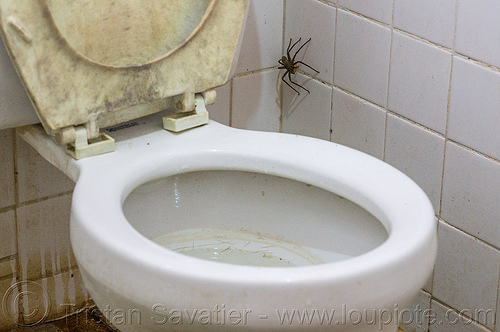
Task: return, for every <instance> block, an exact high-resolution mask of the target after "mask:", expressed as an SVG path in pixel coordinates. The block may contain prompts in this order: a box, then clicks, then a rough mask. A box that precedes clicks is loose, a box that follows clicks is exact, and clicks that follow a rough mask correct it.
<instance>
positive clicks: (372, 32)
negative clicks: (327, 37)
mask: <svg viewBox="0 0 500 332" xmlns="http://www.w3.org/2000/svg"><path fill="white" fill-rule="evenodd" d="M390 43H391V31H390V30H389V29H388V28H386V27H383V26H381V25H378V24H376V23H373V22H371V21H368V20H366V19H364V18H360V17H358V16H355V15H353V14H351V13H347V12H345V11H343V10H340V9H339V10H338V14H337V37H336V45H335V74H334V83H335V85H337V86H339V87H341V88H343V89H345V90H348V91H350V92H352V93H354V94H356V95H358V96H360V97H362V98H365V99H367V100H369V101H371V102H373V103H375V104H377V105H380V106H382V107H385V106H386V103H387V81H388V73H389V54H390Z"/></svg>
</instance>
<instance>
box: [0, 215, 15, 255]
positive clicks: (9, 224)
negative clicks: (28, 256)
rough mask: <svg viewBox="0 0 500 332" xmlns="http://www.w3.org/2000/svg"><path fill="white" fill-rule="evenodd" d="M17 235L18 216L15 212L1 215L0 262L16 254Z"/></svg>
mask: <svg viewBox="0 0 500 332" xmlns="http://www.w3.org/2000/svg"><path fill="white" fill-rule="evenodd" d="M15 234H16V216H15V213H14V210H9V211H6V212H3V213H0V260H2V258H5V257H9V256H13V255H15V254H16V237H15ZM13 235H14V236H13Z"/></svg>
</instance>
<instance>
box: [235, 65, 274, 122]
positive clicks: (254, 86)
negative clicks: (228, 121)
mask: <svg viewBox="0 0 500 332" xmlns="http://www.w3.org/2000/svg"><path fill="white" fill-rule="evenodd" d="M278 75H279V72H278V71H277V70H269V71H264V72H259V73H256V74H253V75H247V76H240V77H235V78H234V79H233V98H232V108H231V109H232V125H233V126H234V127H236V128H241V129H254V130H268V131H278V130H279V128H280V98H279V94H278V91H279V89H280V85H279V84H280V83H278ZM279 82H281V81H279Z"/></svg>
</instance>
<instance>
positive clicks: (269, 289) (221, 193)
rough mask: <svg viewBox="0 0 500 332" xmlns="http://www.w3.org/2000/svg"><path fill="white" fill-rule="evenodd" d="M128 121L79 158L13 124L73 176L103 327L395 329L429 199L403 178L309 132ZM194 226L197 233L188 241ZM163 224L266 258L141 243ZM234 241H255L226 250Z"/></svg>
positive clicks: (75, 226) (85, 270)
mask: <svg viewBox="0 0 500 332" xmlns="http://www.w3.org/2000/svg"><path fill="white" fill-rule="evenodd" d="M136 123H141V125H139V126H136V127H131V128H128V129H124V130H121V131H119V132H115V133H114V134H115V136H117V137H118V140H117V143H116V151H115V152H114V153H111V154H105V155H101V156H96V157H93V158H87V159H82V160H79V161H76V160H73V159H71V158H70V157H69V156H67V155H66V154H64V152H63V149H61V148H59V147H56V146H55V145H53V144H50V141H49V139H48V138H47V137H46V135H44V133H43V131H42V129H41V128H39V129H38V131H37V130H36V128H34V127H27V128H24V129H21V130H19V132H20V133H21V134H22V136H23V137H24V138H25V139H26V140H27V141H28V142H29V143H30V144H32V145H34V146H35V148H37V146H44V144H43V143H41V142H43V141H44V139H45V140H46V141H47V142H48V144H47V145H49V146H50V147H51V148H50V149H51V150H52V152H51V153H47V148H46V147H44V148H43V150H44V151H45V155H46V156H47V155H48V156H49V157H48V158H47V159H49V160H50V161H52V162H53V163H54V164H56V165H57V166H58V167H60V168H61V169H63V170H65V171H66V173H67V174H68V175H70V176H71V177H72V178H73V179H74V180H75V181H76V183H77V185H76V187H75V191H74V196H73V204H72V211H71V242H72V246H73V250H74V253H75V257H76V259H77V261H78V265H79V268H80V271H81V273H82V276H83V279H84V281H85V285H86V286H87V287H88V289H89V291H90V293H91V294H92V297H93V299H94V300H95V302H96V303H97V305H98V306H99V308H100V309H101V310H102V311H103V313H104V315H105V316H106V317H107V318H108V319H109V320H110V321H111V323H113V324H114V325H115V326H116V327H117V328H119V329H120V330H122V331H165V329H167V330H169V331H170V330H172V331H197V330H224V331H225V330H238V331H257V330H262V331H274V330H296V331H304V330H313V331H316V330H325V331H330V330H332V331H333V330H335V331H337V330H338V331H381V330H383V331H396V329H397V325H398V319H399V318H400V317H398V313H400V312H401V311H402V310H403V309H404V308H405V306H406V305H407V304H408V303H409V301H410V300H411V299H412V298H413V297H414V296H415V295H416V293H417V292H418V290H419V289H420V288H421V287H422V286H423V285H424V283H425V281H426V279H427V278H428V277H429V275H430V273H431V271H432V268H433V264H434V259H435V253H436V224H435V221H434V213H433V209H432V207H431V204H430V202H429V200H428V199H427V197H426V195H425V194H424V192H423V191H422V190H421V189H420V188H419V187H418V186H417V185H416V184H415V183H414V182H413V181H412V180H410V179H409V178H408V177H407V176H405V175H404V174H402V173H401V172H399V171H398V170H396V169H394V168H393V167H391V166H389V165H387V164H385V163H384V162H382V161H380V160H378V159H376V158H373V157H371V156H368V155H366V154H363V153H361V152H358V151H355V150H352V149H350V148H347V147H344V146H341V145H337V144H334V143H330V142H326V141H321V140H317V139H311V138H306V137H301V136H296V135H286V134H276V133H265V132H253V131H244V130H238V129H233V128H229V127H225V126H222V125H220V124H218V123H215V122H210V123H209V124H208V125H206V126H203V127H200V128H198V129H195V130H191V131H188V132H184V133H182V134H173V133H169V132H166V131H165V130H162V129H161V122H160V120H159V119H156V121H155V116H151V117H149V119H146V120H144V121H138V122H136ZM155 127H157V129H158V130H155ZM120 136H122V137H121V138H120ZM125 138H126V139H125ZM120 139H124V140H123V141H120ZM50 156H51V157H50ZM51 158H52V160H51ZM117 165H119V167H117ZM199 229H204V230H205V233H203V234H205V235H206V236H205V239H201V240H207V239H208V242H210V241H212V245H210V243H209V245H207V243H208V242H206V241H205V242H199V243H198V244H199V246H197V244H195V243H194V242H193V234H195V233H196V230H199ZM212 229H213V230H214V231H211V230H212ZM186 230H188V231H189V230H195V232H194V233H193V232H188V235H187V236H184V237H183V236H182V232H180V231H186ZM167 233H170V234H171V233H175V234H174V235H177V238H176V239H177V240H178V241H177V242H178V243H182V242H184V243H183V244H181V245H180V246H177V249H184V250H185V251H184V253H186V254H189V251H190V250H191V249H195V246H197V249H199V248H208V249H207V250H208V251H209V256H210V257H209V258H210V259H217V258H218V257H219V256H221V255H222V254H221V253H220V252H221V251H225V250H228V249H229V250H232V257H230V259H235V257H236V259H247V258H248V254H249V253H250V254H255V252H259V253H260V252H262V259H261V258H259V257H255V255H253V256H254V257H253V258H252V257H250V260H254V262H255V263H256V264H260V263H262V261H264V262H266V261H270V262H271V263H270V265H274V266H248V265H239V264H229V263H224V262H217V261H210V260H207V259H200V258H196V257H190V256H188V255H186V254H183V253H178V252H176V251H175V250H173V249H168V248H165V247H164V246H161V245H159V244H158V242H159V241H156V242H155V241H153V239H155V238H158V237H161V236H163V235H165V234H167ZM179 234H181V236H180V237H179ZM197 234H198V235H200V234H201V233H200V232H198V233H197ZM194 237H196V235H195V236H194ZM214 241H215V242H214ZM228 241H233V242H230V245H227V243H229V242H228ZM238 241H239V243H240V244H241V243H242V241H243V242H245V241H247V242H249V243H250V242H253V244H255V242H259V241H260V242H259V243H261V245H262V247H261V248H258V249H255V248H253V249H246V248H244V247H243V248H242V247H241V245H240V247H239V248H237V249H235V248H231V246H232V245H233V244H234V245H236V246H238V243H237V242H238ZM172 242H176V241H175V236H174V241H171V243H172ZM213 243H218V246H217V245H213ZM174 246H175V243H174ZM190 246H192V248H189V247H190ZM224 246H225V247H224ZM271 247H273V248H271ZM170 248H172V247H170ZM269 248H271V249H269ZM267 249H269V250H267ZM276 250H278V251H276ZM216 251H218V252H219V253H220V255H219V256H217V252H216ZM205 252H206V251H205ZM273 252H274V254H273ZM281 254H282V256H280V255H281ZM266 255H267V258H269V259H267V258H266ZM280 258H282V259H281V260H280ZM301 259H302V261H300V260H301ZM283 260H286V261H287V262H288V261H290V262H292V263H293V260H295V263H297V265H301V266H295V267H289V266H281V265H283V264H281V263H283ZM287 262H285V263H287ZM243 264H245V263H243ZM247 264H248V263H247ZM250 264H252V263H250ZM304 315H306V316H304Z"/></svg>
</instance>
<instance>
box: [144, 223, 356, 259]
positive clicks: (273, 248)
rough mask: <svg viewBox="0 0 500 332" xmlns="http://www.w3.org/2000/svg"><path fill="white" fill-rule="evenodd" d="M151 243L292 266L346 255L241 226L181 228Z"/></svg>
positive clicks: (190, 253)
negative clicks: (230, 227)
mask: <svg viewBox="0 0 500 332" xmlns="http://www.w3.org/2000/svg"><path fill="white" fill-rule="evenodd" d="M153 242H156V243H157V244H159V245H161V246H163V247H165V248H167V249H170V250H173V251H175V252H178V253H181V254H184V255H188V256H192V257H197V258H201V259H206V260H211V261H216V262H221V263H229V264H237V265H252V266H268V267H269V266H276V267H287V266H288V267H293V266H306V265H316V264H324V263H331V262H336V261H340V260H344V259H347V258H349V257H350V256H348V255H345V254H341V253H335V252H330V251H326V250H322V249H318V248H311V247H305V246H301V245H297V244H294V243H292V242H289V241H286V240H285V239H283V238H277V237H273V236H270V235H264V234H261V233H254V232H250V231H247V230H245V229H240V230H237V231H235V230H229V229H204V228H199V229H190V230H182V231H178V232H173V233H168V234H165V235H163V236H159V237H157V238H155V239H153Z"/></svg>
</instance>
